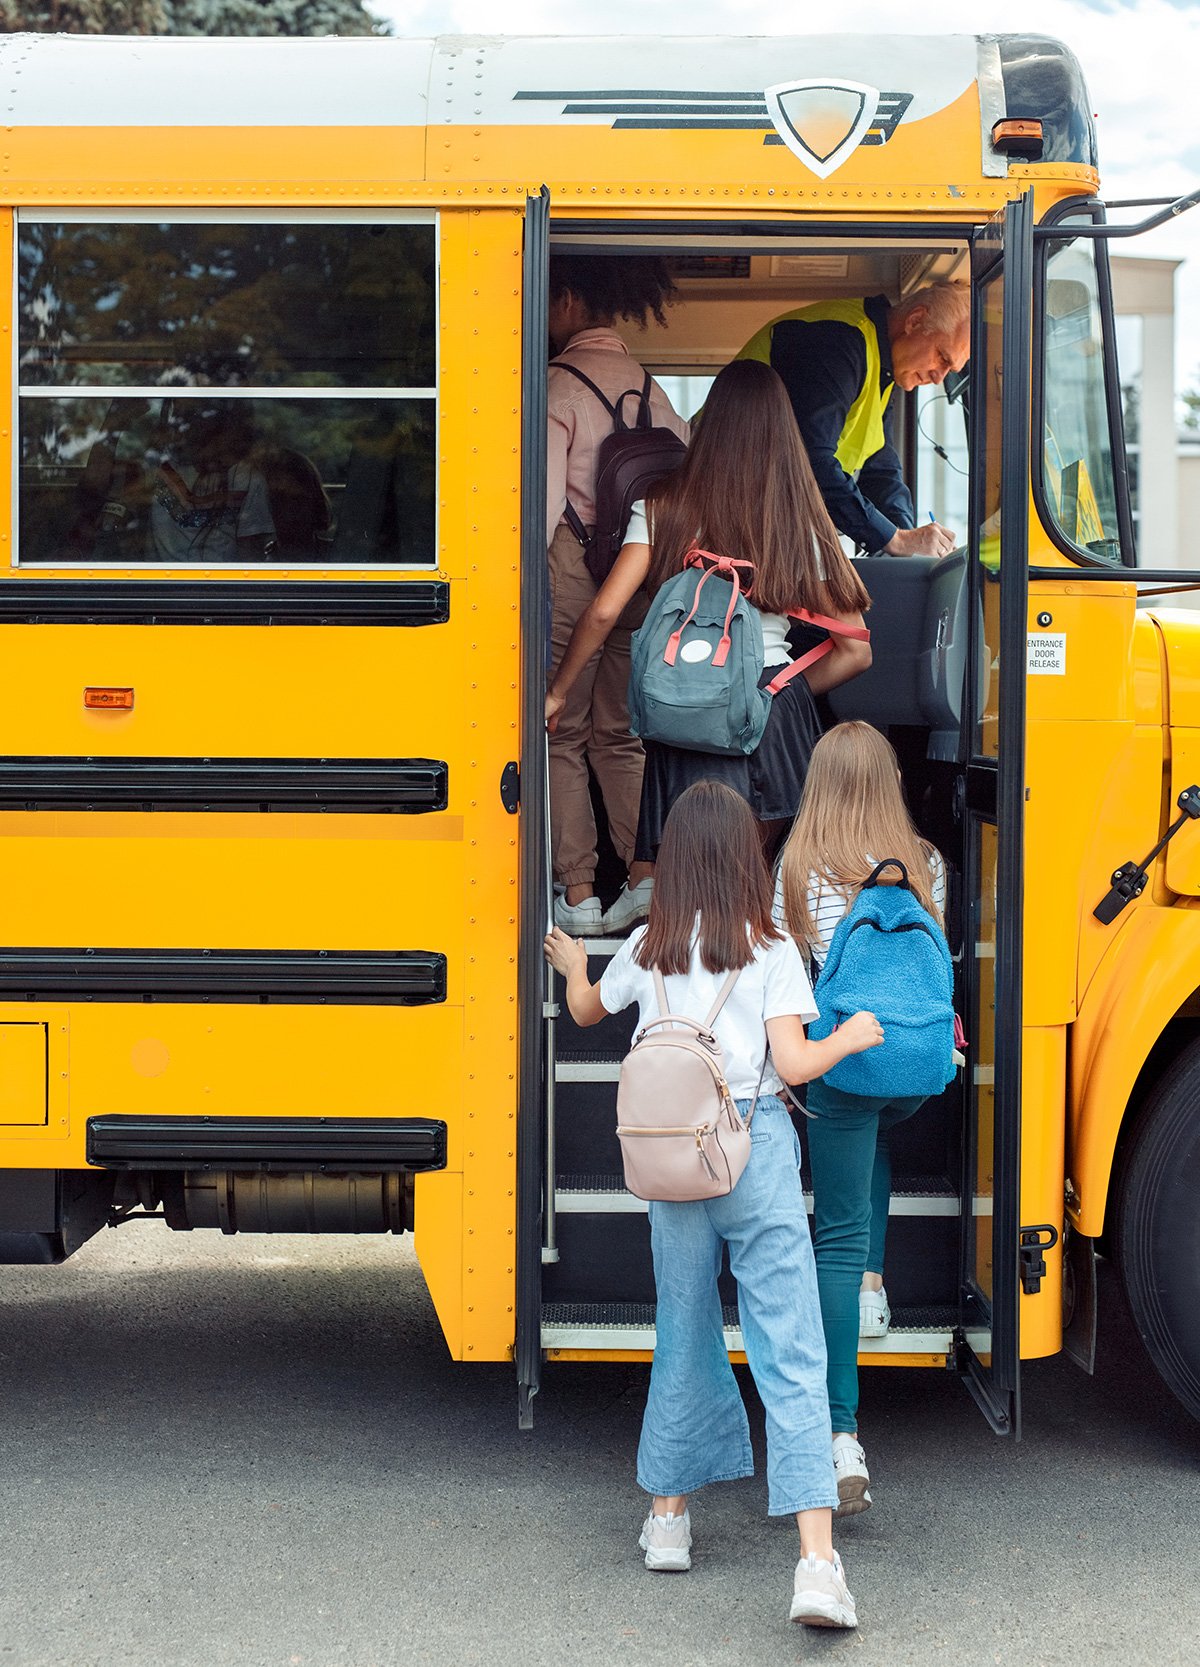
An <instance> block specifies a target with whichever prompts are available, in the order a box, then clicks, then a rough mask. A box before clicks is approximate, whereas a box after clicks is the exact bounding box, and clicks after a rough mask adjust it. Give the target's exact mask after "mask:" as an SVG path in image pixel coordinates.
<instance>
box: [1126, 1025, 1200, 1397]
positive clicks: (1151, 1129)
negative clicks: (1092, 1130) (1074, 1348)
mask: <svg viewBox="0 0 1200 1667" xmlns="http://www.w3.org/2000/svg"><path fill="white" fill-rule="evenodd" d="M1198 1198H1200V1041H1196V1042H1193V1043H1191V1044H1190V1045H1189V1046H1188V1047H1187V1048H1185V1049H1184V1051H1183V1052H1182V1053H1181V1054H1180V1055H1179V1057H1178V1058H1177V1059H1176V1060H1175V1062H1174V1064H1172V1065H1171V1066H1170V1068H1169V1069H1168V1070H1167V1072H1166V1074H1165V1075H1164V1076H1163V1077H1162V1079H1161V1080H1160V1081H1159V1082H1158V1083H1157V1084H1156V1086H1155V1087H1154V1088H1153V1089H1152V1090H1151V1092H1150V1095H1149V1097H1148V1098H1147V1100H1146V1103H1145V1105H1144V1107H1143V1109H1142V1112H1141V1114H1140V1116H1139V1118H1138V1121H1137V1125H1136V1127H1135V1129H1134V1132H1133V1137H1132V1139H1131V1141H1130V1143H1129V1145H1128V1146H1127V1148H1126V1152H1125V1156H1124V1160H1123V1162H1122V1166H1121V1174H1120V1185H1119V1188H1118V1193H1117V1222H1116V1250H1117V1256H1118V1260H1119V1264H1120V1269H1121V1279H1122V1283H1123V1284H1124V1287H1125V1295H1126V1297H1127V1298H1128V1301H1129V1307H1130V1310H1131V1312H1132V1314H1133V1319H1134V1323H1135V1325H1136V1326H1137V1329H1138V1332H1139V1334H1140V1336H1141V1339H1142V1342H1143V1343H1144V1344H1145V1346H1146V1352H1147V1353H1148V1354H1149V1356H1150V1359H1151V1360H1152V1361H1153V1363H1154V1366H1155V1368H1156V1370H1157V1371H1158V1373H1159V1376H1160V1377H1161V1378H1162V1379H1163V1381H1164V1383H1166V1385H1167V1387H1168V1388H1169V1389H1170V1390H1171V1392H1172V1393H1173V1394H1174V1395H1176V1396H1177V1397H1178V1399H1179V1400H1180V1401H1182V1402H1183V1405H1184V1406H1185V1407H1186V1408H1187V1410H1188V1411H1189V1412H1190V1413H1191V1415H1192V1417H1193V1418H1200V1210H1198V1209H1197V1206H1196V1201H1197V1199H1198Z"/></svg>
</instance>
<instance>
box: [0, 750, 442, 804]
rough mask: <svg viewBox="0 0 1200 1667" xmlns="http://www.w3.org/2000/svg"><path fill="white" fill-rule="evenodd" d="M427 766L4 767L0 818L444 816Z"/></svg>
mask: <svg viewBox="0 0 1200 1667" xmlns="http://www.w3.org/2000/svg"><path fill="white" fill-rule="evenodd" d="M448 793H449V771H448V769H447V767H446V764H445V763H444V762H443V761H442V760H441V759H435V758H259V759H247V758H55V757H44V758H4V757H0V809H5V810H91V811H119V810H148V811H154V810H189V811H258V812H262V811H276V812H289V813H295V812H313V813H320V812H330V811H332V812H341V813H343V814H351V815H352V814H358V815H363V814H366V813H368V812H373V813H378V812H387V813H393V814H400V815H408V816H419V815H423V814H425V813H427V812H429V811H436V810H445V808H446V805H447V802H448Z"/></svg>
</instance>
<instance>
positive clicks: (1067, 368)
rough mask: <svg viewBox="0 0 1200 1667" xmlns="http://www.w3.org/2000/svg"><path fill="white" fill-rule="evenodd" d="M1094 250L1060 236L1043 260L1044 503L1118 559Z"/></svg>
mask: <svg viewBox="0 0 1200 1667" xmlns="http://www.w3.org/2000/svg"><path fill="white" fill-rule="evenodd" d="M1095 263H1096V255H1095V250H1094V249H1093V248H1092V247H1091V246H1090V245H1088V244H1079V245H1076V244H1071V243H1065V244H1064V245H1063V246H1061V247H1060V248H1057V249H1055V251H1054V253H1053V254H1052V255H1051V257H1050V260H1049V263H1048V267H1047V281H1046V321H1045V330H1046V372H1045V382H1044V385H1045V431H1044V435H1043V456H1042V480H1043V485H1044V488H1045V496H1046V505H1047V508H1048V509H1049V511H1050V513H1051V515H1052V516H1053V517H1054V520H1055V522H1056V524H1057V526H1058V529H1059V531H1060V532H1061V533H1062V534H1063V535H1064V536H1065V538H1066V539H1067V541H1068V543H1069V544H1071V545H1073V546H1074V547H1075V548H1076V549H1079V550H1086V551H1088V552H1089V554H1091V555H1093V556H1100V557H1102V558H1103V559H1104V560H1106V561H1119V560H1120V541H1119V532H1118V527H1117V510H1116V487H1115V479H1114V471H1113V458H1112V442H1111V437H1110V434H1109V419H1108V404H1107V399H1106V393H1105V384H1104V349H1103V336H1102V333H1101V332H1102V325H1101V312H1100V301H1099V289H1098V285H1097V281H1096V264H1095Z"/></svg>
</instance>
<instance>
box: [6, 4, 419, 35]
mask: <svg viewBox="0 0 1200 1667" xmlns="http://www.w3.org/2000/svg"><path fill="white" fill-rule="evenodd" d="M18 30H31V31H34V32H38V33H45V34H55V33H57V32H59V31H61V32H62V33H64V34H69V35H383V34H387V33H388V30H387V27H386V25H385V24H383V23H380V22H379V21H378V20H377V19H375V18H373V17H372V16H371V14H370V13H369V12H368V11H367V10H366V9H365V8H364V7H363V5H362V4H361V3H360V0H0V33H3V34H13V33H15V32H16V31H18Z"/></svg>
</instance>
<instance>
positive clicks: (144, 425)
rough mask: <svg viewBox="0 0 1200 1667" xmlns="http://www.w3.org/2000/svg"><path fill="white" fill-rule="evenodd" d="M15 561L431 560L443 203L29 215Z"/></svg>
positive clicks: (22, 284) (21, 283)
mask: <svg viewBox="0 0 1200 1667" xmlns="http://www.w3.org/2000/svg"><path fill="white" fill-rule="evenodd" d="M17 288H18V299H17V310H18V330H19V337H20V353H19V434H20V441H19V475H18V485H19V492H20V504H19V527H20V536H19V559H20V561H21V562H22V563H23V564H27V565H31V564H60V563H87V564H92V563H101V562H103V563H112V564H115V565H119V566H136V565H138V564H140V563H158V564H163V565H169V566H175V565H187V564H192V563H197V564H201V565H203V566H206V567H209V566H219V565H230V564H237V565H244V564H251V563H258V562H271V563H283V564H284V565H289V566H290V565H293V564H297V563H303V562H308V563H314V562H315V563H321V564H329V565H338V566H348V565H359V564H363V563H371V564H376V563H388V564H392V565H400V566H431V565H434V564H435V562H436V542H435V529H434V509H435V503H436V483H435V460H436V433H435V417H436V381H437V375H436V352H435V348H436V315H435V309H436V228H435V226H434V224H433V223H432V221H431V220H424V221H417V222H409V221H403V222H390V221H389V222H385V223H381V224H364V223H351V224H340V223H333V222H327V221H321V222H319V223H318V222H310V223H304V222H300V223H296V224H287V223H282V222H277V221H272V222H270V223H268V224H262V223H252V222H249V221H246V220H235V221H228V222H220V223H218V222H209V221H200V220H192V219H188V220H181V221H178V222H170V223H163V224H160V223H156V222H152V221H148V220H132V221H116V220H106V219H98V220H85V219H65V218H59V219H49V218H47V219H27V218H25V217H22V219H21V221H20V225H19V232H18V240H17Z"/></svg>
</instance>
